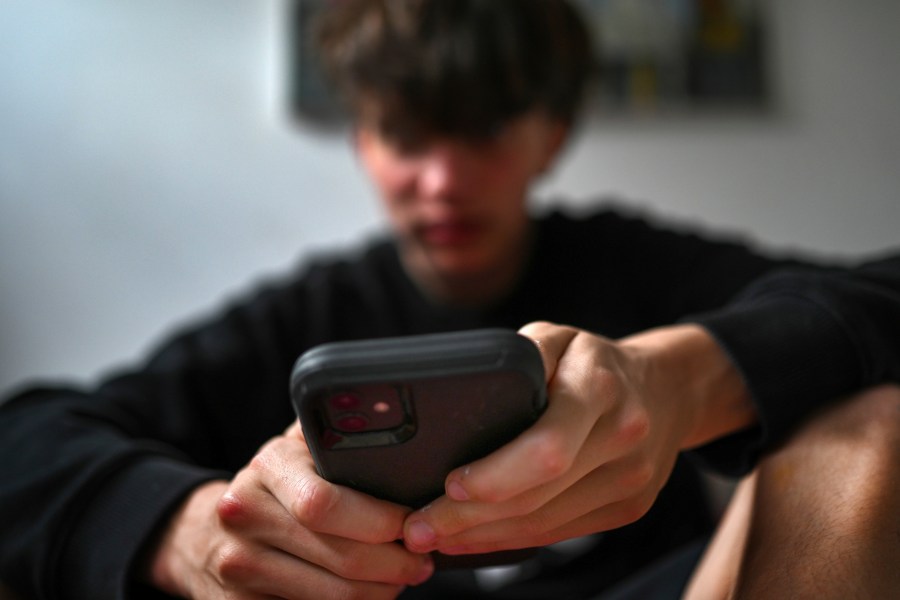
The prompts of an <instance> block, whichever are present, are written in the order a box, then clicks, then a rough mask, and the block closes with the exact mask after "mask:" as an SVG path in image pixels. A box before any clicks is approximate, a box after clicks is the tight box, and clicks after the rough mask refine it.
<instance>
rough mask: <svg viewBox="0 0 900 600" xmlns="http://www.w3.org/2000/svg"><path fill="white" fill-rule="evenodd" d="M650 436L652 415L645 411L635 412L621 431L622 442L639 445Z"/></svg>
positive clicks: (625, 422)
mask: <svg viewBox="0 0 900 600" xmlns="http://www.w3.org/2000/svg"><path fill="white" fill-rule="evenodd" d="M649 435H650V415H649V414H648V413H647V411H646V410H644V409H639V410H633V411H631V414H630V415H628V417H627V418H626V419H625V420H624V422H623V423H622V426H621V428H620V430H619V436H620V438H621V440H622V442H625V443H629V444H637V443H639V442H642V441H643V440H645V439H647V437H648V436H649Z"/></svg>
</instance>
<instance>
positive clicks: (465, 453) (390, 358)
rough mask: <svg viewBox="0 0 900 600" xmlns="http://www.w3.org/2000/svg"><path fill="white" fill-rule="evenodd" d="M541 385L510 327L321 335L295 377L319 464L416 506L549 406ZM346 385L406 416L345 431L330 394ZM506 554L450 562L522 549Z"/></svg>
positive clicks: (523, 342) (300, 411) (531, 348)
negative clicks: (349, 337)
mask: <svg viewBox="0 0 900 600" xmlns="http://www.w3.org/2000/svg"><path fill="white" fill-rule="evenodd" d="M545 390H546V385H545V382H544V369H543V363H542V361H541V356H540V353H539V352H538V349H537V347H536V346H535V345H534V343H533V342H532V341H531V340H529V339H527V338H525V337H523V336H521V335H518V334H517V333H515V332H513V331H510V330H505V329H481V330H473V331H465V332H454V333H445V334H429V335H419V336H407V337H398V338H385V339H377V340H365V341H351V342H335V343H330V344H324V345H321V346H317V347H315V348H313V349H311V350H309V351H307V352H306V353H304V354H303V355H302V356H301V357H300V358H299V359H298V360H297V362H296V364H295V366H294V370H293V373H292V376H291V397H292V399H293V402H294V408H295V410H296V412H297V415H298V417H299V419H300V423H301V425H302V427H303V432H304V435H305V436H306V441H307V444H308V445H309V448H310V451H311V452H312V455H313V458H314V460H315V462H316V466H317V468H318V470H319V473H320V474H321V475H322V476H323V477H324V478H325V479H328V480H329V481H332V482H335V483H339V484H342V485H346V486H349V487H353V488H355V489H358V490H361V491H364V492H366V493H368V494H371V495H373V496H376V497H379V498H383V499H385V500H390V501H392V502H396V503H399V504H403V505H405V506H410V507H413V508H418V507H421V506H423V505H425V504H427V503H428V502H430V501H431V500H433V499H434V498H436V497H438V496H440V495H442V494H443V493H444V480H445V478H446V476H447V474H448V473H449V472H450V471H451V470H452V469H454V468H456V467H459V466H462V465H464V464H467V463H469V462H471V461H473V460H476V459H478V458H481V457H483V456H485V455H487V454H489V453H490V452H492V451H494V450H496V449H497V448H499V447H500V446H502V445H504V444H506V443H507V442H509V441H511V440H512V439H513V438H514V437H516V436H517V435H518V434H519V433H520V432H522V431H523V430H524V429H525V428H527V427H528V426H529V425H531V424H532V423H533V422H534V421H535V420H536V419H537V418H538V416H539V415H540V414H541V412H542V411H543V410H544V408H545V406H546V402H547V401H546V392H545ZM348 394H349V395H352V396H353V397H355V398H363V401H367V399H368V396H370V395H371V396H372V397H374V400H373V401H372V402H374V403H375V404H377V403H379V402H381V403H383V404H385V405H386V404H391V406H392V407H394V409H399V410H400V412H402V417H401V418H399V419H395V421H393V422H391V423H390V424H389V426H386V427H379V428H376V429H374V430H365V431H359V432H348V431H343V430H341V429H340V428H339V427H337V426H336V425H335V423H334V418H335V417H334V414H333V413H334V409H333V408H331V407H329V404H328V403H329V402H330V401H334V400H333V399H335V398H339V399H340V398H344V397H345V395H348ZM385 399H389V401H388V400H385ZM373 405H374V404H371V403H370V404H367V406H369V407H371V406H373ZM368 410H369V411H371V408H369V409H368ZM373 416H374V418H375V419H379V418H381V417H378V416H377V415H373ZM503 554H505V553H496V554H495V555H492V556H493V558H492V559H491V558H486V557H485V556H484V555H482V556H481V557H476V558H472V557H469V559H468V560H467V559H466V558H459V559H457V560H456V564H455V565H453V566H477V565H485V564H498V563H503V562H510V560H512V559H516V558H521V555H516V554H513V555H509V556H508V557H507V558H502V557H501V555H503ZM454 558H455V557H454ZM448 565H449V562H448V561H447V560H444V561H443V564H442V565H441V566H444V567H446V566H448Z"/></svg>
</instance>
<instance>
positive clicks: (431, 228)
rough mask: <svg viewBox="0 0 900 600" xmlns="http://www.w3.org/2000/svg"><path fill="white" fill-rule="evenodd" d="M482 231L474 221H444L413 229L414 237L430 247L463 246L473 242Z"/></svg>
mask: <svg viewBox="0 0 900 600" xmlns="http://www.w3.org/2000/svg"><path fill="white" fill-rule="evenodd" d="M483 230H484V224H482V223H480V222H479V221H477V220H475V219H446V220H442V221H433V222H429V223H423V224H421V225H419V226H417V227H416V228H415V233H416V237H418V238H419V239H420V240H422V241H423V242H424V243H426V244H428V245H430V246H436V247H454V246H465V245H467V244H471V243H472V242H474V241H475V240H476V239H477V238H478V237H479V236H480V235H481V233H482V231H483Z"/></svg>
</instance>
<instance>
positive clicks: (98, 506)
mask: <svg viewBox="0 0 900 600" xmlns="http://www.w3.org/2000/svg"><path fill="white" fill-rule="evenodd" d="M303 312H304V296H303V294H299V295H298V294H295V293H294V292H293V291H291V290H280V291H279V292H277V293H274V292H273V293H263V294H261V295H259V296H256V297H254V299H253V300H252V301H249V302H246V303H242V304H241V305H239V306H236V307H235V308H232V309H230V310H228V311H225V312H224V313H222V315H220V316H219V317H216V318H215V319H212V320H210V321H207V322H205V323H203V324H201V325H197V326H192V327H190V328H189V329H185V330H184V331H183V332H182V333H180V334H179V335H176V336H174V337H173V339H171V340H170V341H168V342H166V343H165V344H164V345H162V346H161V347H160V349H159V351H158V352H156V353H154V354H153V355H152V357H151V358H150V360H149V361H148V362H147V363H146V364H144V365H143V366H141V367H140V368H138V369H132V370H128V371H122V372H120V373H119V374H117V375H115V376H113V377H110V378H109V379H106V380H105V381H103V382H102V383H101V384H99V385H97V386H95V387H92V388H91V389H80V388H76V387H74V386H62V385H60V386H55V387H48V386H44V387H36V388H33V389H31V390H29V391H27V392H24V393H20V394H18V395H17V396H15V397H13V398H11V399H9V400H8V401H7V402H5V403H4V404H3V405H2V406H0V456H2V457H3V458H2V460H0V480H2V481H3V484H2V486H0V514H2V515H3V517H2V521H3V533H2V536H0V579H2V580H3V581H4V582H5V583H6V584H8V585H9V586H10V587H12V588H13V589H15V590H17V591H19V592H20V593H21V594H23V595H24V596H25V597H29V598H32V597H33V598H98V599H99V598H119V599H124V598H136V597H144V596H143V594H138V593H137V592H135V591H134V587H133V586H134V582H133V581H132V579H133V578H132V573H133V568H134V566H135V562H136V559H137V558H138V557H139V556H140V553H141V551H142V550H143V548H144V547H145V546H146V545H147V543H148V541H149V540H150V539H151V537H152V536H153V534H154V533H155V532H156V531H158V529H159V528H160V527H161V525H162V523H164V520H165V519H166V517H167V516H169V514H170V513H171V511H173V510H174V509H175V508H176V507H177V506H178V505H179V504H180V501H181V500H182V499H183V498H184V497H185V496H186V495H187V494H188V493H190V492H191V491H192V490H193V489H194V488H195V487H196V486H198V485H199V484H201V483H202V482H204V481H208V480H210V479H214V478H226V479H230V478H231V476H232V475H233V473H234V472H235V471H237V470H238V469H240V468H241V467H242V466H243V465H245V464H246V463H247V461H248V460H249V459H250V458H251V457H252V456H253V453H254V452H255V450H256V449H257V448H258V447H259V446H260V445H261V444H262V443H263V442H264V441H265V440H266V439H268V438H269V437H271V436H273V435H276V434H277V433H278V432H280V431H283V430H284V428H285V427H286V426H287V425H288V424H289V423H290V420H291V419H292V418H293V414H292V409H291V407H290V401H289V397H288V384H287V382H288V373H289V370H290V367H291V364H292V362H293V360H294V359H295V358H296V355H297V353H298V352H299V348H300V347H301V346H302V344H303V343H305V341H304V340H306V339H307V337H305V336H304V334H303V329H304V326H303V320H302V319H301V318H300V317H298V314H303Z"/></svg>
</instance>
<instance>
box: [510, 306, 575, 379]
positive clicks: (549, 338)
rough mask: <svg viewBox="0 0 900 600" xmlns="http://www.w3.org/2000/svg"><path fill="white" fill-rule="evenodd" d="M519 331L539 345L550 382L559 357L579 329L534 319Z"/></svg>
mask: <svg viewBox="0 0 900 600" xmlns="http://www.w3.org/2000/svg"><path fill="white" fill-rule="evenodd" d="M519 333H520V334H521V335H524V336H525V337H527V338H530V339H531V341H532V342H534V344H535V345H536V346H537V348H538V350H539V351H540V353H541V359H542V360H543V362H544V377H545V379H546V380H547V381H548V382H549V381H550V380H551V379H552V378H553V374H554V373H555V372H556V365H557V362H558V360H559V357H560V356H562V355H563V353H564V352H565V350H566V348H567V347H568V346H569V343H570V342H571V341H572V339H573V338H574V337H575V336H576V335H577V333H578V330H577V329H574V328H572V327H565V326H561V325H556V324H554V323H549V322H547V321H534V322H532V323H528V324H527V325H525V326H523V327H521V328H520V329H519Z"/></svg>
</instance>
